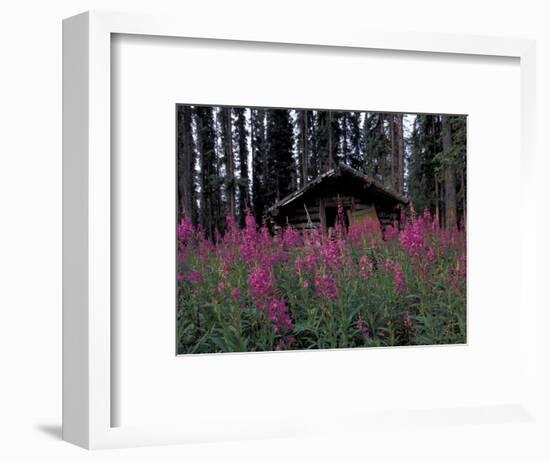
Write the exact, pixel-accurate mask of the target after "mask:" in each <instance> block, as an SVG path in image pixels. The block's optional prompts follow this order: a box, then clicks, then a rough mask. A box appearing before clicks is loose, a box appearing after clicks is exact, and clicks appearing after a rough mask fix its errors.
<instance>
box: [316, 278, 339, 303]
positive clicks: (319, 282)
mask: <svg viewBox="0 0 550 461" xmlns="http://www.w3.org/2000/svg"><path fill="white" fill-rule="evenodd" d="M314 283H315V289H316V290H317V296H318V297H319V298H324V299H327V300H329V301H332V300H333V299H334V298H336V295H337V289H336V284H335V283H334V279H333V278H332V277H329V276H328V275H325V274H321V273H319V272H318V273H317V274H315V280H314Z"/></svg>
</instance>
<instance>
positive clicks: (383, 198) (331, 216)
mask: <svg viewBox="0 0 550 461" xmlns="http://www.w3.org/2000/svg"><path fill="white" fill-rule="evenodd" d="M338 204H340V205H341V206H342V208H343V210H344V219H345V225H346V227H347V226H349V225H350V224H352V223H360V222H363V221H364V220H366V219H368V218H371V219H378V221H379V222H380V227H381V229H382V231H383V232H384V230H385V229H386V228H387V226H393V225H394V224H395V223H396V222H397V223H399V219H400V216H401V210H402V209H403V207H404V206H405V205H407V204H408V200H407V198H406V197H404V196H402V195H400V194H397V193H396V192H394V191H392V190H391V189H389V188H387V187H385V186H384V185H383V184H381V183H380V182H378V181H377V180H375V179H373V178H371V177H369V176H367V175H365V174H363V173H361V172H359V171H357V170H355V169H353V168H351V167H349V166H348V165H345V164H344V163H340V164H338V166H337V167H335V168H333V169H331V170H329V171H327V172H325V173H323V174H321V175H320V176H318V177H317V178H315V179H314V180H312V181H310V182H309V183H307V184H306V185H305V186H304V187H302V188H301V189H299V190H297V191H296V192H294V193H292V194H290V195H288V196H286V197H284V198H283V199H281V200H279V201H278V202H277V203H275V204H274V205H273V206H271V207H270V208H269V209H268V210H267V213H266V215H267V216H266V218H267V222H268V223H269V224H270V226H271V227H272V228H273V229H274V230H275V231H276V230H277V228H281V227H284V226H286V225H288V224H290V225H292V226H293V227H294V228H296V229H298V230H301V231H303V230H306V229H313V228H318V229H322V230H323V231H325V232H327V231H330V229H331V228H332V227H334V225H335V224H336V219H337V214H338Z"/></svg>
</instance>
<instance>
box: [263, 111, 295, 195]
mask: <svg viewBox="0 0 550 461" xmlns="http://www.w3.org/2000/svg"><path fill="white" fill-rule="evenodd" d="M266 142H267V149H268V155H267V157H268V162H267V163H268V176H267V181H266V186H267V187H266V201H267V203H268V206H271V205H272V204H273V203H274V202H275V201H276V200H280V199H281V198H283V197H284V196H286V195H288V194H290V193H291V192H293V188H292V180H293V177H295V176H296V168H295V162H294V157H293V144H294V141H293V127H292V123H291V120H290V113H289V111H288V110H286V109H269V110H268V112H267V137H266Z"/></svg>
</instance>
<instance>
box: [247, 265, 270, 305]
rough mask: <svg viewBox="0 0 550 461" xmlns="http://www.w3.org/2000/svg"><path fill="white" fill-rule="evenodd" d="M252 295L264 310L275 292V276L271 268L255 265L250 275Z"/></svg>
mask: <svg viewBox="0 0 550 461" xmlns="http://www.w3.org/2000/svg"><path fill="white" fill-rule="evenodd" d="M248 284H249V287H250V295H251V297H252V300H253V301H254V303H255V304H256V306H257V307H258V308H259V309H260V310H264V308H265V306H266V304H267V302H268V300H269V299H270V298H272V297H273V294H274V292H275V277H274V276H273V272H272V270H270V269H266V268H263V267H255V268H253V269H252V270H251V271H250V275H249V276H248Z"/></svg>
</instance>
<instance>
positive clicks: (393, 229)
mask: <svg viewBox="0 0 550 461" xmlns="http://www.w3.org/2000/svg"><path fill="white" fill-rule="evenodd" d="M398 235H399V228H398V226H397V224H395V225H393V226H385V227H384V240H385V241H387V242H389V241H391V240H395V239H396V238H397V236H398Z"/></svg>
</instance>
